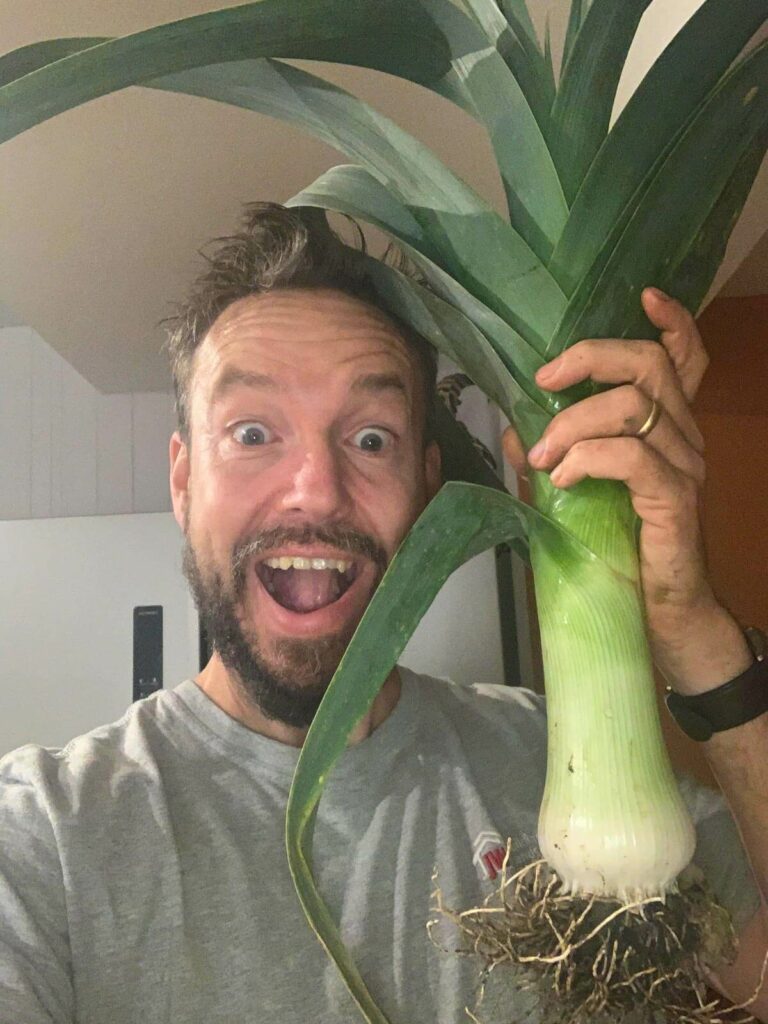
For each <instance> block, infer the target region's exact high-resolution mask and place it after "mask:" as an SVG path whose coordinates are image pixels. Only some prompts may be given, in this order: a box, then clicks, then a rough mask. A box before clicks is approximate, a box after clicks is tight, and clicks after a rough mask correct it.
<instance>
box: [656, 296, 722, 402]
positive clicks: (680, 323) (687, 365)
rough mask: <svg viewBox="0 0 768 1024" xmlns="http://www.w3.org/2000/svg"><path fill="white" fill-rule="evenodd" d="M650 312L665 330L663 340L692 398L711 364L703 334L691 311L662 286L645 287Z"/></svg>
mask: <svg viewBox="0 0 768 1024" xmlns="http://www.w3.org/2000/svg"><path fill="white" fill-rule="evenodd" d="M640 300H641V302H642V304H643V309H644V310H645V313H646V316H647V317H648V319H649V320H650V321H651V323H652V324H653V325H654V327H658V328H660V330H661V336H660V338H659V340H660V341H661V344H662V345H663V346H664V349H665V350H666V352H667V354H668V355H669V358H670V359H671V360H672V364H673V366H674V367H675V371H676V372H677V376H678V379H679V381H680V386H681V388H682V390H683V394H684V395H685V397H686V398H687V400H688V401H689V402H691V401H692V400H693V398H694V396H695V394H696V392H697V391H698V390H699V385H700V384H701V381H702V378H703V376H704V373H705V371H706V369H707V366H708V365H709V356H708V355H707V352H706V349H705V348H704V343H703V341H702V340H701V334H700V333H699V329H698V327H697V326H696V321H695V320H694V319H693V317H692V316H691V314H690V313H689V312H688V310H687V309H686V308H685V306H683V305H681V304H680V303H679V302H677V301H676V300H675V299H673V298H671V297H670V296H669V295H667V294H666V293H665V292H662V291H659V289H658V288H645V289H643V292H642V294H641V296H640Z"/></svg>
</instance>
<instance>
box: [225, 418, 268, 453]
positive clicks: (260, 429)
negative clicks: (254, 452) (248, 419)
mask: <svg viewBox="0 0 768 1024" xmlns="http://www.w3.org/2000/svg"><path fill="white" fill-rule="evenodd" d="M232 433H233V435H234V437H235V440H237V441H238V442H239V443H240V444H242V445H243V447H244V448H257V447H259V446H260V445H263V444H268V443H269V442H270V441H271V440H272V431H271V430H270V429H269V427H265V426H264V424H263V423H255V422H254V423H238V424H237V426H236V427H235V428H234V430H233V431H232Z"/></svg>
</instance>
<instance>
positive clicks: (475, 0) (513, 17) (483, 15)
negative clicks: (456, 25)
mask: <svg viewBox="0 0 768 1024" xmlns="http://www.w3.org/2000/svg"><path fill="white" fill-rule="evenodd" d="M463 4H464V6H465V7H467V8H468V9H469V10H470V11H471V12H472V15H473V16H474V18H475V19H476V20H477V23H478V25H481V26H482V29H483V31H484V32H485V34H486V36H487V37H488V40H489V41H490V42H491V43H493V44H494V45H495V44H496V40H497V38H498V37H499V35H500V33H502V32H503V31H504V28H505V27H506V25H513V26H514V29H515V32H517V33H519V35H520V36H521V37H522V36H524V37H525V38H526V39H527V41H528V44H529V45H530V46H533V47H534V48H538V45H539V43H538V39H537V38H536V29H535V28H534V27H533V22H532V21H531V12H530V11H529V10H528V5H527V4H526V2H525V0H503V3H499V2H498V0H463Z"/></svg>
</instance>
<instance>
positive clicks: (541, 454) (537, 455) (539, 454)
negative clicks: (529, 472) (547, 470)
mask: <svg viewBox="0 0 768 1024" xmlns="http://www.w3.org/2000/svg"><path fill="white" fill-rule="evenodd" d="M547 447H548V445H547V442H546V441H538V442H537V443H536V444H535V445H534V446H533V448H531V450H530V451H529V452H528V461H529V462H530V463H531V465H533V464H534V463H537V462H543V461H544V459H545V457H546V454H547Z"/></svg>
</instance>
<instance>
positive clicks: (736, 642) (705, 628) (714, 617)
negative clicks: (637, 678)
mask: <svg viewBox="0 0 768 1024" xmlns="http://www.w3.org/2000/svg"><path fill="white" fill-rule="evenodd" d="M652 647H653V649H654V657H655V660H656V663H657V665H658V667H659V669H660V671H661V673H662V674H663V676H664V678H665V680H666V682H667V684H668V685H669V686H670V687H671V688H672V689H673V690H674V691H675V692H677V693H679V694H682V695H684V696H695V695H697V694H701V693H706V692H708V691H710V690H714V689H715V688H716V687H718V686H722V684H723V683H726V682H728V681H729V680H731V679H734V678H735V677H736V676H739V675H741V673H743V672H745V671H746V670H747V669H748V668H749V667H750V665H752V663H753V662H754V660H755V659H754V655H753V654H752V651H751V649H750V646H749V644H748V643H747V640H746V637H745V635H744V631H743V630H742V628H741V626H740V625H739V623H738V622H737V621H736V620H735V619H734V618H733V616H732V615H731V614H730V612H728V611H726V609H725V608H723V607H722V606H721V605H719V604H717V602H716V601H714V600H713V601H712V602H705V603H703V604H702V605H700V606H698V607H696V608H692V609H689V611H688V613H687V614H686V616H685V619H684V620H683V621H681V622H680V623H679V626H678V628H677V631H676V632H675V633H670V634H669V636H668V639H666V640H664V641H662V640H660V639H659V638H658V636H656V637H655V638H653V634H652Z"/></svg>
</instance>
